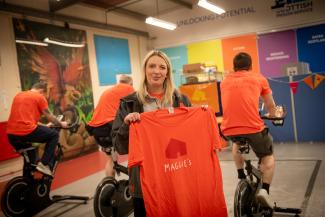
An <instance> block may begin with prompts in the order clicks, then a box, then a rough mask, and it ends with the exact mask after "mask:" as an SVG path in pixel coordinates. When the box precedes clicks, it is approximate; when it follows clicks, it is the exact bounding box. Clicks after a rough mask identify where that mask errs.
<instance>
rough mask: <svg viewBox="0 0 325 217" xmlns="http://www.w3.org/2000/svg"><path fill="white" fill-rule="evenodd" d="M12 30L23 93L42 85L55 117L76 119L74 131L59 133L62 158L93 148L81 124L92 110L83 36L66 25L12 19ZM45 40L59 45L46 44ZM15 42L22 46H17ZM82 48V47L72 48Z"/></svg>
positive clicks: (83, 34) (90, 87) (92, 143)
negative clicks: (46, 89)
mask: <svg viewBox="0 0 325 217" xmlns="http://www.w3.org/2000/svg"><path fill="white" fill-rule="evenodd" d="M13 26H14V32H15V38H16V48H17V59H18V65H19V74H20V82H21V87H22V90H28V89H30V88H31V86H32V85H33V84H34V83H35V82H37V81H44V82H46V83H47V86H48V97H47V100H48V102H49V109H50V110H51V111H52V112H53V113H54V114H55V115H57V114H66V116H67V117H68V118H70V120H76V119H75V117H74V116H75V114H77V115H79V124H78V127H77V128H75V129H74V130H61V132H60V134H61V135H60V142H61V144H62V146H63V149H64V153H65V154H64V156H65V157H73V156H76V155H79V154H81V153H83V152H84V151H87V150H92V149H94V148H96V147H97V146H96V145H94V140H93V139H92V137H89V135H88V134H87V132H86V130H85V124H84V123H85V122H88V121H89V120H90V118H91V115H92V110H93V97H92V86H91V77H90V68H89V62H88V49H87V44H86V32H85V31H82V30H76V29H70V28H69V26H68V24H66V27H58V26H54V25H49V24H44V23H39V22H32V21H28V20H25V19H15V18H13ZM45 38H48V39H51V40H54V42H62V43H58V44H53V43H50V42H49V43H46V42H45V40H44V39H45ZM18 39H19V40H22V41H23V43H17V40H18ZM26 41H27V43H29V42H30V41H32V42H40V44H39V45H36V44H27V43H26ZM83 44H84V46H83V47H77V46H74V45H83ZM69 45H71V46H74V47H71V46H69Z"/></svg>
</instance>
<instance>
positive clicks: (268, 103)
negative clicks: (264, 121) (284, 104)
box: [262, 93, 276, 117]
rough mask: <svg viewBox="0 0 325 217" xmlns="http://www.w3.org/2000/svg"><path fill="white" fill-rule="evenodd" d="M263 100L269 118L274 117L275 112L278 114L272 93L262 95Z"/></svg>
mask: <svg viewBox="0 0 325 217" xmlns="http://www.w3.org/2000/svg"><path fill="white" fill-rule="evenodd" d="M262 99H263V101H264V105H265V107H266V110H267V111H268V113H269V116H270V117H274V116H275V112H276V105H275V102H274V99H273V96H272V93H268V94H265V95H262Z"/></svg>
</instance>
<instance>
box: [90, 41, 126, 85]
mask: <svg viewBox="0 0 325 217" xmlns="http://www.w3.org/2000/svg"><path fill="white" fill-rule="evenodd" d="M94 42H95V49H96V61H97V68H98V79H99V85H100V86H103V85H113V84H116V83H117V81H116V75H117V74H131V64H130V51H129V43H128V40H127V39H121V38H112V37H107V36H99V35H94Z"/></svg>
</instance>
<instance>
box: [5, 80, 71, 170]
mask: <svg viewBox="0 0 325 217" xmlns="http://www.w3.org/2000/svg"><path fill="white" fill-rule="evenodd" d="M46 92H47V84H46V83H42V82H38V83H35V84H34V85H33V86H32V89H31V90H28V91H22V92H20V93H18V94H17V95H16V96H15V98H14V100H13V102H12V105H11V111H10V116H9V120H8V124H7V130H6V131H7V135H8V139H9V142H10V144H11V145H12V146H13V147H14V148H15V149H16V150H19V149H23V148H28V147H29V146H30V144H29V143H31V142H37V143H46V145H45V149H44V154H43V156H42V158H41V161H40V162H38V164H37V167H36V169H37V170H39V171H40V172H42V173H44V174H47V175H50V176H52V171H51V168H53V166H54V165H53V164H54V161H55V149H56V145H57V143H58V140H59V134H58V132H57V131H56V130H54V129H51V128H49V127H47V126H44V125H39V124H38V121H39V119H40V117H41V115H44V116H45V117H46V118H47V120H48V121H50V122H52V123H54V124H55V125H58V126H62V127H67V122H65V121H59V120H57V119H56V117H54V116H53V115H52V114H51V113H50V111H49V110H48V102H47V100H46V98H45V96H46Z"/></svg>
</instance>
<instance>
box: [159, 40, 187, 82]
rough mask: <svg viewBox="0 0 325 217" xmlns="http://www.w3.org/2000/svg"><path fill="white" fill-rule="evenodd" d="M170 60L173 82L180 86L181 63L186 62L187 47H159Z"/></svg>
mask: <svg viewBox="0 0 325 217" xmlns="http://www.w3.org/2000/svg"><path fill="white" fill-rule="evenodd" d="M161 51H163V52H164V53H165V54H167V56H168V57H169V59H170V61H171V62H172V67H173V75H174V77H173V78H174V83H175V85H176V86H177V87H179V86H181V84H182V80H181V78H182V77H181V75H182V73H183V65H184V64H187V47H186V46H178V47H171V48H164V49H161Z"/></svg>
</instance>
